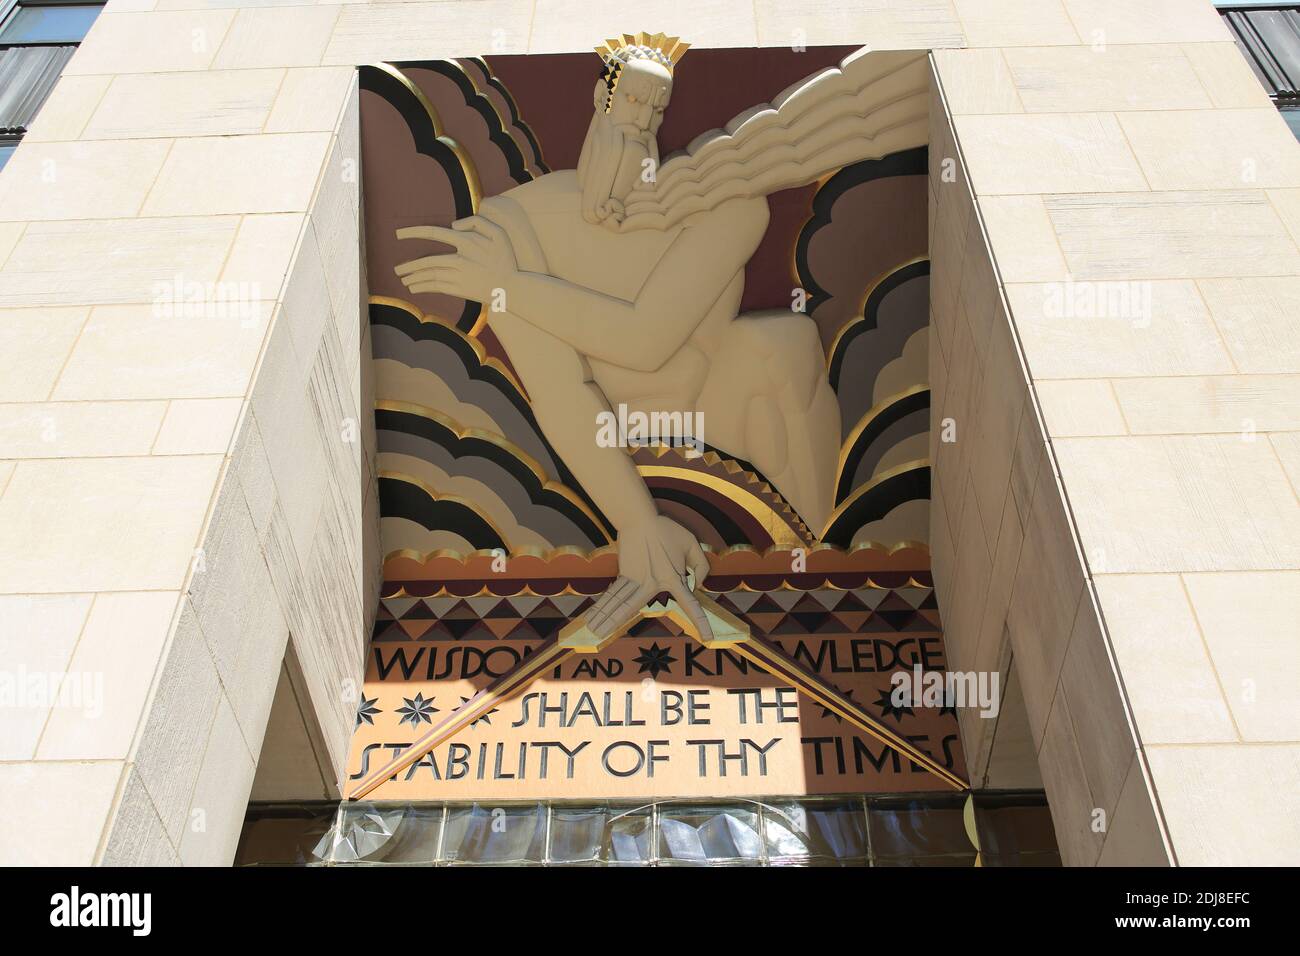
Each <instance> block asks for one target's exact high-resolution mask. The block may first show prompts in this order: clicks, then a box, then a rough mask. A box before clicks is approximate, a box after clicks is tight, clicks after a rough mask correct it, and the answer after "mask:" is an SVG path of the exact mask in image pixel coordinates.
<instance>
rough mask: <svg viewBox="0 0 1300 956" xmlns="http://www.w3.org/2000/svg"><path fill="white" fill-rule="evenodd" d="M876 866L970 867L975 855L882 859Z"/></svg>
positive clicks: (878, 860) (961, 854) (973, 863)
mask: <svg viewBox="0 0 1300 956" xmlns="http://www.w3.org/2000/svg"><path fill="white" fill-rule="evenodd" d="M874 865H875V866H970V867H973V866H974V865H975V854H974V853H950V854H947V855H945V856H914V857H903V856H897V857H882V858H880V859H877V860H876V862H875V864H874Z"/></svg>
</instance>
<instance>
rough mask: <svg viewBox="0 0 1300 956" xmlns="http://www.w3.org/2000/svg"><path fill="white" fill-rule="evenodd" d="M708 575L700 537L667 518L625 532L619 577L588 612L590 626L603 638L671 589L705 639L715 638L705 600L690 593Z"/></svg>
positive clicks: (621, 535)
mask: <svg viewBox="0 0 1300 956" xmlns="http://www.w3.org/2000/svg"><path fill="white" fill-rule="evenodd" d="M687 571H690V572H692V573H693V574H694V577H695V581H694V587H699V586H700V583H701V582H702V581H703V580H704V579H705V577H707V576H708V573H709V559H708V558H706V557H705V556H704V550H703V549H702V548H701V547H700V543H699V542H698V541H696V540H695V536H694V535H692V534H691V533H690V532H689V531H687V530H686V529H685V528H683V527H682V526H681V525H679V524H677V523H676V522H675V521H672V520H670V519H668V518H665V517H664V516H663V515H656V516H655V517H653V518H652V519H650V520H649V521H646V522H644V523H643V524H640V525H637V526H634V527H632V528H628V529H626V530H623V531H620V532H619V535H618V574H619V576H618V578H617V579H615V581H614V583H613V584H611V585H610V586H609V588H608V589H607V590H606V591H605V593H604V594H602V595H601V596H600V597H599V599H597V601H596V603H595V604H594V605H593V606H592V608H591V610H590V611H589V612H588V614H587V626H588V627H589V628H591V630H592V632H593V633H595V634H597V635H599V636H601V637H604V636H605V635H607V634H610V633H612V632H613V631H615V630H618V629H620V628H622V627H624V626H626V625H627V623H628V622H629V621H630V620H632V618H634V617H636V615H637V613H638V612H640V610H641V609H642V608H643V607H645V605H646V602H648V601H650V600H652V599H653V598H654V596H655V595H656V594H659V593H660V592H661V591H667V592H668V594H669V595H671V596H672V597H673V598H674V599H675V600H676V601H677V603H678V605H679V606H680V607H681V609H682V610H683V611H685V612H686V614H687V616H689V617H690V619H691V620H692V621H693V622H694V624H695V627H696V630H698V631H699V634H700V637H702V638H705V639H708V638H711V637H712V636H713V631H712V630H711V629H710V627H709V621H708V618H707V617H705V615H704V610H703V609H702V608H701V607H700V602H699V601H697V600H696V599H695V595H694V594H692V593H691V590H692V585H691V584H689V583H688V579H687Z"/></svg>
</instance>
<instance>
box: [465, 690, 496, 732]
mask: <svg viewBox="0 0 1300 956" xmlns="http://www.w3.org/2000/svg"><path fill="white" fill-rule="evenodd" d="M473 699H474V698H473V697H462V698H461V699H460V705H461V707H464V706H465V705H466V704H468V703H469V702H470V701H471V700H473ZM499 709H500V708H497V707H493V708H492V709H491V710H489V711H488V712H487V713H485V714H480V715H479V716H478V717H475V718H474V720H473V721H471V722H470V726H471V727H477V726H478V725H479V724H487V725H488V726H489V727H490V726H492V721H491V720H490V719H489V718H490V717H491V716H492V715H493V714H495V713H496V712H497V711H498V710H499Z"/></svg>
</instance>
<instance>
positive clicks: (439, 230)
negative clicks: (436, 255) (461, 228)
mask: <svg viewBox="0 0 1300 956" xmlns="http://www.w3.org/2000/svg"><path fill="white" fill-rule="evenodd" d="M397 238H398V239H427V240H429V241H430V242H445V243H446V244H447V245H449V246H457V247H459V245H460V243H461V242H463V241H464V239H465V236H464V234H463V233H460V232H457V231H456V230H455V229H448V228H446V227H445V226H406V227H405V228H402V229H398V230H397Z"/></svg>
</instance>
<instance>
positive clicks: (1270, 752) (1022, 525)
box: [0, 0, 1300, 864]
mask: <svg viewBox="0 0 1300 956" xmlns="http://www.w3.org/2000/svg"><path fill="white" fill-rule="evenodd" d="M642 27H645V28H647V29H654V30H659V29H662V30H666V31H669V32H671V33H678V34H681V35H682V36H684V37H686V38H687V39H689V40H690V41H691V42H693V43H695V44H697V45H700V46H750V45H754V44H762V45H780V46H786V45H789V46H798V45H799V44H810V45H811V44H827V43H834V44H842V43H863V44H870V45H871V46H873V47H875V48H877V49H932V50H936V51H938V52H936V55H935V68H936V76H937V84H936V86H937V90H938V91H939V94H940V97H941V98H940V99H939V101H938V103H937V105H936V107H935V117H936V123H937V126H936V132H935V143H934V145H932V154H933V155H934V156H935V158H936V160H938V159H943V158H949V157H947V156H946V155H945V154H947V153H949V152H951V153H952V157H951V158H954V159H955V160H956V166H955V168H956V178H955V179H953V180H952V181H948V180H946V179H943V178H936V180H935V181H934V182H933V202H932V207H933V212H934V216H935V221H934V233H933V234H934V241H933V246H932V252H933V258H934V268H935V275H934V279H933V283H934V298H935V321H934V325H935V330H934V340H935V341H934V347H932V348H931V356H932V357H933V358H934V360H935V367H934V369H933V385H934V389H935V391H934V395H935V402H936V418H937V419H942V418H944V417H950V418H953V419H954V420H955V421H956V422H957V435H958V441H957V442H955V443H952V444H951V446H950V447H949V446H948V445H936V447H935V448H934V461H935V472H934V475H935V489H936V492H935V493H936V497H935V514H934V516H933V518H934V520H933V521H932V525H933V527H934V529H935V530H934V532H933V534H934V541H933V548H934V555H935V565H936V574H937V575H938V578H939V585H940V588H941V592H940V598H941V600H942V601H943V602H944V616H945V620H946V621H947V622H948V626H949V630H950V635H951V637H950V640H951V641H952V642H953V643H952V647H953V649H954V653H955V655H956V657H957V659H958V662H959V663H960V664H961V665H962V666H963V667H971V668H974V669H981V668H986V667H999V668H1001V667H1003V666H1004V665H1005V664H1006V662H1007V661H1008V660H1014V665H1013V669H1014V670H1015V672H1016V674H1017V678H1018V680H1019V681H1020V683H1021V684H1022V687H1023V699H1024V708H1025V713H1026V716H1027V719H1028V721H1029V723H1030V731H1031V736H1032V737H1033V741H1034V747H1035V748H1036V750H1037V753H1038V758H1039V764H1040V770H1041V772H1042V775H1043V779H1044V782H1045V784H1046V786H1047V789H1048V794H1049V798H1050V799H1051V801H1052V804H1053V812H1054V816H1055V818H1056V824H1057V827H1058V836H1059V837H1060V842H1061V845H1062V848H1063V851H1064V852H1065V855H1066V858H1067V860H1068V861H1070V862H1076V863H1084V864H1090V863H1097V862H1100V863H1119V862H1129V861H1134V860H1153V859H1159V858H1160V857H1161V856H1162V855H1163V856H1164V858H1165V859H1168V860H1171V861H1173V862H1180V863H1206V864H1220V863H1234V862H1268V861H1277V860H1279V859H1294V855H1295V852H1296V848H1297V847H1300V806H1297V802H1296V801H1297V800H1300V797H1298V796H1297V794H1300V770H1298V769H1297V768H1298V767H1300V725H1297V720H1300V716H1298V715H1300V707H1296V706H1295V703H1296V695H1295V691H1294V688H1295V687H1296V686H1297V684H1298V683H1300V680H1298V679H1300V658H1297V655H1296V653H1295V650H1294V643H1293V641H1292V640H1291V639H1290V638H1291V635H1292V633H1293V631H1294V625H1293V623H1292V622H1293V621H1294V620H1295V617H1296V611H1297V609H1298V608H1297V606H1296V603H1297V598H1296V595H1297V594H1300V586H1298V585H1300V582H1298V581H1297V577H1298V576H1300V571H1297V568H1300V553H1297V549H1300V503H1297V499H1296V488H1297V484H1298V483H1300V441H1297V439H1296V435H1297V434H1300V421H1298V419H1300V412H1297V407H1296V406H1297V401H1296V396H1297V387H1296V385H1297V378H1298V376H1300V367H1298V363H1300V358H1298V355H1300V353H1298V352H1297V346H1296V338H1295V335H1294V331H1293V324H1294V323H1293V318H1292V317H1293V316H1294V315H1295V314H1296V313H1297V304H1298V300H1300V269H1298V268H1297V261H1300V260H1298V259H1297V246H1296V242H1297V237H1300V182H1298V181H1297V179H1296V177H1297V171H1298V170H1300V163H1297V161H1296V160H1297V149H1298V147H1297V146H1296V144H1295V142H1294V140H1293V139H1291V138H1290V137H1289V135H1288V134H1287V132H1286V130H1285V128H1284V126H1283V124H1282V122H1281V120H1280V119H1279V118H1278V117H1277V115H1276V113H1275V112H1274V111H1273V110H1272V109H1271V107H1270V106H1269V104H1268V103H1267V101H1266V99H1265V98H1264V97H1263V95H1262V93H1261V91H1260V90H1259V88H1258V85H1257V84H1256V83H1255V81H1254V78H1253V76H1251V74H1250V72H1249V70H1248V69H1247V67H1246V65H1245V64H1244V62H1243V61H1242V59H1241V57H1240V55H1239V54H1238V53H1237V51H1236V50H1235V48H1234V47H1233V45H1232V44H1231V42H1229V38H1228V35H1227V33H1226V32H1225V31H1224V30H1223V28H1222V26H1221V25H1220V23H1219V20H1218V18H1217V15H1216V14H1215V12H1214V11H1213V10H1212V8H1211V7H1210V6H1209V4H1208V3H1207V2H1205V0H1143V2H1142V3H1133V2H1132V0H877V2H872V3H869V4H863V3H843V4H829V3H818V4H812V5H807V4H801V5H795V4H790V3H788V2H783V0H756V2H753V0H718V2H714V3H710V4H708V5H700V4H698V3H688V2H685V0H658V2H650V3H644V2H642V3H637V4H635V5H633V4H630V3H621V2H615V3H600V4H592V3H586V2H580V0H428V2H424V0H415V2H409V3H408V2H377V3H338V4H335V3H320V4H309V3H303V4H300V5H294V4H292V3H291V4H287V5H286V4H282V3H280V2H279V0H110V2H109V4H108V7H107V9H106V12H105V13H104V14H103V15H102V16H101V17H100V18H99V20H98V22H97V23H96V24H95V26H94V27H93V28H92V30H91V32H90V34H89V36H88V37H87V39H86V42H85V43H84V45H83V46H82V47H81V49H80V50H79V51H78V53H77V54H76V56H75V57H74V58H73V60H72V61H71V63H70V64H69V67H68V70H67V73H66V75H65V76H64V77H63V79H62V80H61V81H60V83H59V84H58V86H57V87H56V89H55V91H54V93H53V95H52V97H51V99H50V101H49V103H48V104H47V105H46V107H45V108H44V110H43V111H42V113H41V115H40V117H39V118H38V120H37V123H36V125H35V128H34V129H33V130H32V133H31V135H30V136H29V137H28V138H27V140H26V141H25V142H24V143H23V144H22V145H21V146H20V147H19V149H18V151H17V153H16V154H15V155H14V157H13V158H12V159H11V161H10V162H9V164H8V166H7V167H6V169H5V170H4V171H3V173H0V442H3V451H0V544H2V545H3V546H0V660H3V661H4V662H5V666H6V667H7V668H9V670H10V671H11V672H12V673H13V674H24V675H35V677H36V681H35V686H37V687H39V686H41V684H42V680H45V679H48V680H45V682H46V683H49V682H50V681H54V682H56V683H57V681H58V680H59V679H62V678H59V677H58V675H74V676H75V675H82V676H87V677H89V678H91V679H92V681H91V683H92V685H93V678H95V675H98V679H99V680H100V681H101V686H102V691H103V692H102V694H99V695H96V694H95V693H94V687H93V686H90V687H89V688H87V694H86V696H87V698H88V699H89V700H90V701H91V702H92V703H95V706H93V707H91V708H90V711H91V712H93V716H92V715H91V713H88V712H87V710H86V708H84V707H81V708H78V707H67V706H58V707H55V706H48V705H47V704H48V702H47V701H44V699H43V698H41V697H39V696H38V695H37V693H36V692H35V691H33V692H32V694H31V695H30V699H27V700H26V701H25V703H24V706H21V707H16V708H10V709H8V710H7V711H6V712H4V713H3V714H2V715H0V859H2V860H3V862H7V863H12V862H49V863H89V862H94V861H108V862H127V861H146V860H156V861H170V862H176V861H181V862H222V861H224V860H228V859H229V858H230V855H231V852H232V850H233V846H234V841H235V840H236V839H237V835H238V825H239V819H240V817H241V816H242V809H243V801H244V800H245V799H246V798H247V793H248V789H247V788H248V786H249V785H250V783H251V780H252V777H253V773H254V768H255V765H256V762H257V761H258V760H259V759H260V758H261V741H262V738H263V734H264V730H265V724H266V719H267V718H266V714H267V712H268V711H269V708H270V707H271V701H272V698H273V695H274V693H275V688H276V686H277V679H278V675H279V674H280V673H281V661H282V659H283V658H284V656H285V654H284V652H285V649H286V647H290V648H292V649H293V652H294V653H293V654H292V655H289V656H290V658H291V660H294V661H296V664H295V668H296V670H295V673H296V674H297V675H298V676H297V678H295V680H296V684H295V685H294V688H293V689H294V691H295V699H296V700H297V701H298V703H299V705H300V711H310V715H309V716H310V718H311V720H312V722H313V723H314V724H315V725H316V728H317V730H318V731H319V734H318V739H319V741H320V742H321V743H320V746H321V748H322V749H323V751H324V757H323V758H322V761H323V763H324V764H327V765H328V764H332V765H333V766H334V767H335V768H337V766H338V764H339V761H340V760H341V758H342V748H343V746H344V743H345V741H346V739H347V729H348V726H349V722H350V719H351V717H350V714H351V710H352V703H351V700H350V693H349V690H350V688H348V687H347V686H346V685H347V681H348V680H349V679H355V678H357V677H359V675H360V659H361V658H360V655H361V648H362V645H363V641H364V633H365V626H364V613H365V611H366V609H367V608H368V607H369V606H370V605H371V603H372V602H371V600H370V595H372V594H373V593H374V588H375V581H374V574H375V573H376V572H375V567H376V565H375V561H374V560H372V559H377V557H378V556H377V554H376V553H375V552H376V551H377V545H376V544H375V542H374V536H375V527H376V518H375V512H376V508H375V504H374V494H373V489H374V478H373V474H371V471H370V469H369V464H368V463H369V461H370V453H371V447H372V446H371V445H370V444H369V443H370V441H371V439H370V438H369V436H368V434H367V431H366V426H367V422H368V420H369V407H370V406H369V400H368V398H367V397H366V396H365V389H366V380H365V373H366V371H367V364H368V363H367V361H366V356H367V355H368V351H369V350H368V340H367V339H366V337H365V333H364V325H363V322H362V318H361V316H362V309H361V302H362V296H361V292H360V288H358V286H359V282H363V281H364V280H363V279H361V280H359V275H360V262H361V261H362V260H363V257H361V256H360V255H359V250H358V234H357V228H356V216H357V214H358V212H357V204H356V196H357V193H356V189H357V183H358V182H359V178H358V176H357V171H356V170H355V160H356V156H357V154H356V148H355V129H356V116H355V107H354V105H353V99H354V87H353V82H354V81H353V68H354V67H355V66H356V65H357V64H359V63H368V62H375V61H379V60H384V59H407V58H417V57H438V56H461V55H473V54H482V53H487V54H489V55H490V54H492V53H494V52H495V53H520V52H526V51H532V52H540V53H547V52H560V51H570V50H583V49H588V48H589V47H590V45H591V44H592V42H594V41H593V39H592V38H593V37H600V36H603V35H612V33H614V32H620V31H623V30H629V29H641V28H642ZM580 107H581V104H575V108H580ZM941 136H943V137H946V138H945V139H942V140H940V137H941ZM941 143H942V145H940V144H941ZM950 143H951V149H950V148H949V144H950ZM937 174H938V170H937V169H936V176H937ZM963 190H964V192H963ZM178 280H179V283H180V284H179V286H177V282H178ZM219 281H224V282H227V283H233V284H234V285H236V286H239V285H240V284H241V283H242V284H243V286H244V288H245V290H246V291H245V293H244V295H243V296H242V298H239V299H238V300H237V301H238V302H239V304H240V306H241V308H240V309H239V310H238V311H237V312H236V314H235V315H233V316H232V315H230V314H224V315H221V316H206V315H199V316H194V315H188V314H186V313H185V310H181V312H182V317H181V318H178V317H177V316H176V315H175V314H165V310H163V312H160V311H159V309H158V305H159V300H160V299H161V300H163V301H164V302H166V301H171V302H172V303H173V304H178V303H183V301H184V298H185V296H184V290H185V289H186V288H187V287H188V286H189V284H192V283H194V284H198V285H199V286H200V287H205V286H206V284H208V283H216V282H219ZM1080 282H1082V283H1084V284H1085V286H1084V288H1085V289H1086V288H1088V285H1087V284H1088V283H1092V284H1096V283H1106V282H1120V283H1129V282H1137V283H1139V284H1140V285H1139V290H1140V291H1139V292H1138V293H1137V295H1138V297H1139V301H1140V302H1143V303H1145V305H1143V306H1141V307H1140V312H1139V314H1138V318H1139V319H1141V318H1142V317H1143V316H1145V318H1146V319H1148V320H1149V321H1148V322H1146V324H1145V325H1140V324H1134V323H1133V322H1131V321H1114V320H1113V318H1114V317H1113V316H1110V317H1108V318H1107V319H1106V320H1105V321H1103V320H1102V318H1101V317H1099V316H1097V315H1095V314H1094V315H1091V316H1090V315H1088V314H1087V310H1086V309H1085V310H1084V312H1083V314H1080V313H1079V310H1077V309H1076V310H1074V311H1072V312H1071V313H1070V319H1071V321H1062V317H1063V313H1062V307H1061V302H1063V301H1064V299H1063V298H1062V297H1063V296H1065V295H1066V294H1067V289H1071V290H1072V289H1077V284H1078V283H1080ZM1071 283H1072V284H1071ZM169 286H170V287H171V288H172V289H173V290H176V289H177V288H179V289H180V290H181V291H179V292H177V291H173V292H172V293H168V292H167V291H166V289H167V288H168V287H169ZM248 290H252V291H248ZM1096 291H1097V287H1096V286H1095V285H1094V287H1093V292H1094V293H1096ZM207 294H208V295H209V296H211V295H212V293H207ZM1069 294H1071V295H1073V292H1070V293H1069ZM169 295H170V299H169V298H168V297H169ZM1053 297H1055V298H1053ZM199 300H200V302H202V301H204V300H203V293H201V294H200V296H199ZM1132 317H1133V316H1132V315H1127V318H1130V319H1131V318H1132ZM354 416H355V417H356V428H357V429H358V430H359V436H360V437H359V441H353V440H351V439H354V438H356V437H357V436H356V435H348V438H345V437H344V436H345V434H348V431H349V429H348V426H347V424H346V421H347V420H348V419H349V418H352V417H354ZM367 542H369V543H367ZM200 556H201V558H202V560H201V561H200V560H199V558H200ZM200 567H201V568H202V570H199V568H200ZM1004 608H1005V611H1004V610H1003V609H1004ZM251 635H257V640H252V639H251ZM67 686H68V687H69V688H71V689H77V687H78V685H77V684H76V682H75V681H74V682H73V683H72V684H68V685H67ZM56 690H57V688H56ZM304 702H306V706H304ZM965 732H966V733H967V735H968V740H967V747H968V752H970V753H971V754H972V755H974V759H973V761H972V762H973V763H974V764H975V766H976V767H977V768H978V767H980V766H981V764H980V759H982V758H981V757H980V756H979V755H981V754H987V753H988V749H989V744H988V741H987V739H985V738H986V737H987V735H988V733H989V729H988V728H987V727H982V726H981V725H979V724H974V725H972V724H971V723H970V721H969V720H967V722H966V726H965ZM304 736H310V735H309V734H307V733H306V732H305V733H304ZM33 808H39V810H36V811H34V810H33ZM1096 809H1101V810H1104V811H1105V812H1106V817H1107V828H1106V829H1105V830H1104V831H1100V832H1098V831H1094V830H1093V829H1092V825H1091V824H1092V820H1093V811H1094V810H1096ZM196 810H197V811H202V812H200V813H198V814H196V813H195V811H196Z"/></svg>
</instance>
